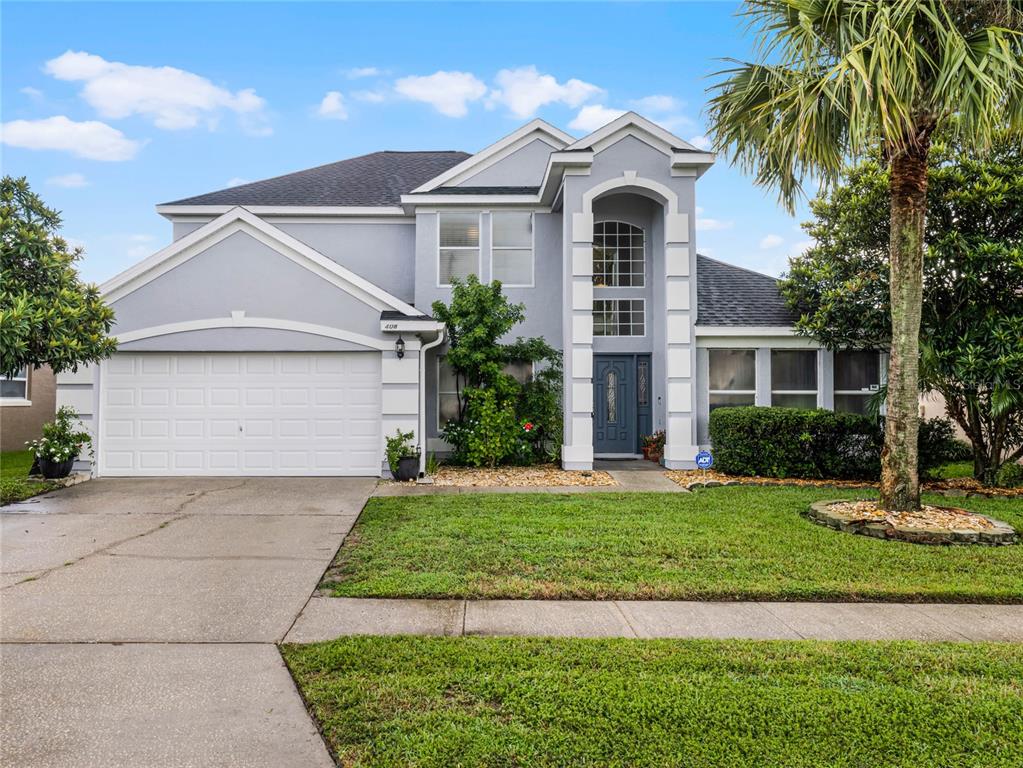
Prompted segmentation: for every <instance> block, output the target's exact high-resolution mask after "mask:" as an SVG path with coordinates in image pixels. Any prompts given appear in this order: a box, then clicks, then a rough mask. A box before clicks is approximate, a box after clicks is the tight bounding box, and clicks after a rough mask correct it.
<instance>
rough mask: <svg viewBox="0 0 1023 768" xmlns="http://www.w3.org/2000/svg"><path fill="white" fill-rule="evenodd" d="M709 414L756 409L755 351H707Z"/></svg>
mask: <svg viewBox="0 0 1023 768" xmlns="http://www.w3.org/2000/svg"><path fill="white" fill-rule="evenodd" d="M707 362H708V377H707V381H708V388H709V390H710V397H709V403H710V410H712V411H713V410H714V409H715V408H723V407H727V406H737V405H756V402H757V351H756V350H755V349H710V350H707Z"/></svg>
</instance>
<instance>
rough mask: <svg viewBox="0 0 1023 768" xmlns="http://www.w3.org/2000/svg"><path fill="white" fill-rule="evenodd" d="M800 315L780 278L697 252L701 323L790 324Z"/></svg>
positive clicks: (697, 288) (698, 301)
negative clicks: (791, 305) (788, 300)
mask: <svg viewBox="0 0 1023 768" xmlns="http://www.w3.org/2000/svg"><path fill="white" fill-rule="evenodd" d="M797 319H798V318H797V317H796V314H795V313H794V312H793V311H792V310H790V309H789V308H788V304H787V303H786V302H785V298H784V297H783V296H782V295H781V291H780V290H779V289H778V280H777V279H776V278H773V277H770V276H769V275H762V274H760V273H759V272H754V271H752V270H749V269H744V268H743V267H737V266H735V265H734V264H726V263H725V262H723V261H717V260H715V259H711V258H708V257H707V256H703V255H701V254H698V255H697V256H696V323H697V325H704V326H775V327H782V326H784V327H788V326H791V325H793V324H794V323H795V322H796V320H797Z"/></svg>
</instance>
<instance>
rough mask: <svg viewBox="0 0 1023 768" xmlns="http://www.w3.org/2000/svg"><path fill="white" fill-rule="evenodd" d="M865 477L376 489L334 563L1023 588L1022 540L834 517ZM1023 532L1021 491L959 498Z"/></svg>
mask: <svg viewBox="0 0 1023 768" xmlns="http://www.w3.org/2000/svg"><path fill="white" fill-rule="evenodd" d="M871 495H872V492H871V491H864V490H859V491H855V490H846V491H838V490H820V489H812V488H790V487H770V488H768V487H748V486H738V487H722V488H708V489H704V490H698V491H696V492H694V493H689V494H658V493H649V494H624V493H593V494H578V495H567V494H566V495H533V494H495V495H482V494H481V495H468V494H465V495H455V496H451V495H445V496H441V495H437V496H423V497H393V498H374V499H371V500H370V502H369V504H368V505H367V506H366V508H365V509H364V510H363V513H362V515H361V517H360V518H359V521H358V523H357V524H356V526H355V528H354V530H353V532H352V534H351V535H350V536H349V537H348V540H347V541H346V543H345V544H344V546H343V547H342V548H341V550H340V551H339V553H338V557H337V559H336V561H335V565H334V567H333V568H332V569H331V570H330V571H328V574H327V576H326V578H325V580H324V587H326V588H327V589H328V590H329V591H330V593H332V594H333V595H335V596H338V597H419V598H427V597H463V598H550V599H553V598H577V599H612V598H617V599H627V598H635V599H701V600H712V599H750V600H889V601H958V602H992V603H1020V602H1023V546H1021V545H1014V546H1002V547H990V546H924V545H920V544H908V543H902V542H895V541H881V540H877V539H872V538H868V537H865V536H853V535H851V534H847V533H841V532H838V531H834V530H831V529H829V528H824V527H822V526H819V525H816V524H814V523H812V522H810V521H809V520H808V519H807V518H806V517H805V516H804V513H805V512H806V510H807V509H808V507H809V505H810V503H811V502H812V501H815V500H818V499H825V498H857V497H859V498H863V497H866V496H871ZM926 498H927V500H928V501H929V503H932V504H944V505H949V504H955V505H958V506H962V507H966V508H968V509H971V510H974V511H976V512H980V513H982V514H987V515H991V516H993V517H996V518H998V519H1001V520H1004V521H1006V522H1008V523H1009V524H1011V525H1013V526H1014V527H1015V528H1016V529H1017V530H1019V531H1023V502H1021V501H1020V499H1005V498H1003V499H982V498H964V499H947V498H944V497H938V496H932V497H926Z"/></svg>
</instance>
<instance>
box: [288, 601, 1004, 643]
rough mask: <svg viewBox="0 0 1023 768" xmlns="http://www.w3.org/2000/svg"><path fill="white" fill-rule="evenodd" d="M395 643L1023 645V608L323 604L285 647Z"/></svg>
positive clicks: (314, 606) (307, 614)
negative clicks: (371, 639)
mask: <svg viewBox="0 0 1023 768" xmlns="http://www.w3.org/2000/svg"><path fill="white" fill-rule="evenodd" d="M395 634H413V635H444V636H462V635H484V636H502V635H529V636H540V637H634V638H658V637H660V638H750V639H759V640H768V639H771V640H800V639H814V640H927V641H954V642H981V641H993V642H1023V605H960V604H949V603H944V604H937V603H769V602H702V601H660V600H648V601H637V600H606V601H582V600H379V599H358V598H332V597H314V598H312V599H311V600H310V601H309V604H308V605H307V606H306V608H305V610H304V611H303V612H302V615H301V616H300V617H299V618H298V621H296V622H295V625H294V626H293V627H292V628H291V631H290V632H288V634H287V636H286V637H285V642H288V643H313V642H319V641H322V640H333V639H334V638H337V637H340V636H342V635H395Z"/></svg>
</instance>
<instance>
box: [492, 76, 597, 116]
mask: <svg viewBox="0 0 1023 768" xmlns="http://www.w3.org/2000/svg"><path fill="white" fill-rule="evenodd" d="M494 80H495V82H496V84H497V88H495V89H494V90H492V91H491V92H490V95H489V97H488V98H487V107H490V108H493V107H494V106H498V105H501V106H505V107H507V108H508V110H509V111H510V112H511V113H512V114H513V115H515V117H520V118H524V117H531V116H533V115H535V114H536V112H537V110H538V109H540V107H542V106H544V105H546V104H554V103H558V104H564V105H565V106H568V107H573V108H574V107H578V106H580V105H581V104H585V103H586V102H587V101H590V100H591V99H595V98H597V97H598V96H602V95H603V93H604V91H603V89H601V88H598V87H597V86H596V85H593V84H592V83H585V82H583V81H582V80H577V79H576V78H572V79H571V80H566V81H565V82H563V83H559V82H558V81H557V79H556V78H555V77H554V76H553V75H545V74H540V72H539V71H537V69H536V67H534V66H529V67H519V68H518V69H502V70H501V71H500V72H498V73H497V77H495V78H494Z"/></svg>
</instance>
